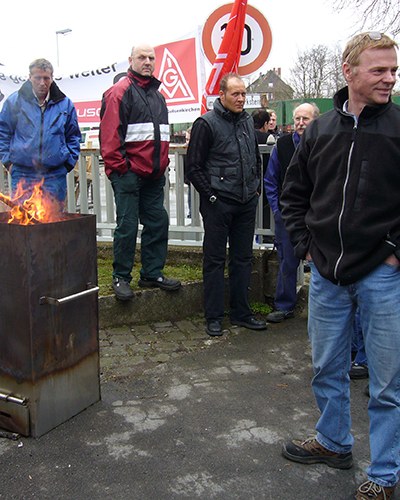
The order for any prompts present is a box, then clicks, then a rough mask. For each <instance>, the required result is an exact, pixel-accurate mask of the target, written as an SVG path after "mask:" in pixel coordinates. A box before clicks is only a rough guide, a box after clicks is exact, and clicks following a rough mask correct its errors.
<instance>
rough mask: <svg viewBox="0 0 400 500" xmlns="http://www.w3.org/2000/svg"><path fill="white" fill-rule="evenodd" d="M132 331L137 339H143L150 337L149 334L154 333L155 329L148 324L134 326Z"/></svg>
mask: <svg viewBox="0 0 400 500" xmlns="http://www.w3.org/2000/svg"><path fill="white" fill-rule="evenodd" d="M130 330H131V332H132V333H133V335H135V336H136V337H141V336H142V335H149V334H152V333H154V329H153V328H152V326H151V325H149V324H146V325H133V326H132V327H131V328H130Z"/></svg>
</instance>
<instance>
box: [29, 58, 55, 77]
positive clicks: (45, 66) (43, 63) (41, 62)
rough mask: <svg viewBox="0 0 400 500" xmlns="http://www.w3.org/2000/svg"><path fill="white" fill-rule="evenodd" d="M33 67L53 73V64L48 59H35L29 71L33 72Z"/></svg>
mask: <svg viewBox="0 0 400 500" xmlns="http://www.w3.org/2000/svg"><path fill="white" fill-rule="evenodd" d="M33 68H38V69H41V70H42V71H50V73H51V75H53V71H54V69H53V65H52V64H51V62H50V61H48V60H47V59H35V60H34V61H32V62H31V63H30V65H29V73H30V74H31V73H32V70H33Z"/></svg>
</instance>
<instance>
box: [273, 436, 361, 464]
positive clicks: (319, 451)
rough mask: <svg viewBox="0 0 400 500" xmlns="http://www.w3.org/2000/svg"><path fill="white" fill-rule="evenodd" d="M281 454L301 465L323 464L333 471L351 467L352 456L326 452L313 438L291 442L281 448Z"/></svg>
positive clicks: (350, 454)
mask: <svg viewBox="0 0 400 500" xmlns="http://www.w3.org/2000/svg"><path fill="white" fill-rule="evenodd" d="M282 454H283V456H284V457H285V458H288V459H289V460H293V461H294V462H300V463H301V464H325V465H328V466H329V467H333V468H335V469H350V467H351V466H352V465H353V455H352V453H351V451H349V452H348V453H335V452H334V451H330V450H327V449H326V448H324V447H323V446H322V445H321V444H319V443H318V441H317V440H316V439H315V438H310V439H306V440H305V441H303V442H302V441H298V440H293V441H290V442H289V443H286V444H285V445H284V446H283V450H282Z"/></svg>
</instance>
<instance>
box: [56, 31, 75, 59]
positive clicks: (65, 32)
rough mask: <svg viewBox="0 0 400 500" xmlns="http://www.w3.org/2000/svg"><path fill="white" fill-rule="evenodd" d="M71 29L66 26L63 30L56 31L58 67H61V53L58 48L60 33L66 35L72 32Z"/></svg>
mask: <svg viewBox="0 0 400 500" xmlns="http://www.w3.org/2000/svg"><path fill="white" fill-rule="evenodd" d="M71 31H72V30H71V29H69V28H65V29H63V30H58V31H56V41H57V68H59V67H60V54H59V50H58V35H66V34H67V33H71Z"/></svg>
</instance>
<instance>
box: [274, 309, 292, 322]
mask: <svg viewBox="0 0 400 500" xmlns="http://www.w3.org/2000/svg"><path fill="white" fill-rule="evenodd" d="M293 316H294V312H293V311H274V312H272V313H269V314H268V316H267V321H268V322H269V323H281V322H282V321H284V320H285V319H289V318H293Z"/></svg>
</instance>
